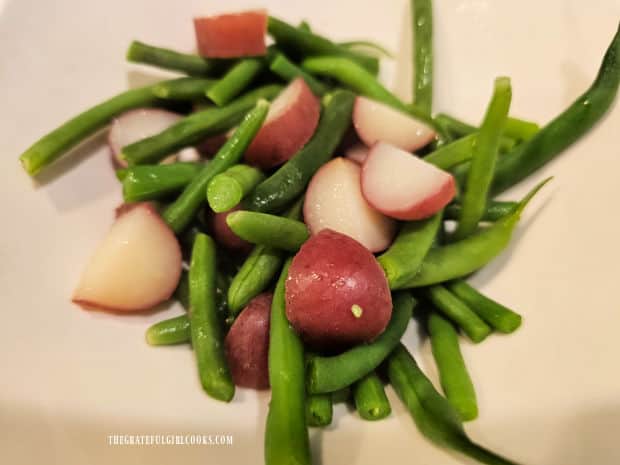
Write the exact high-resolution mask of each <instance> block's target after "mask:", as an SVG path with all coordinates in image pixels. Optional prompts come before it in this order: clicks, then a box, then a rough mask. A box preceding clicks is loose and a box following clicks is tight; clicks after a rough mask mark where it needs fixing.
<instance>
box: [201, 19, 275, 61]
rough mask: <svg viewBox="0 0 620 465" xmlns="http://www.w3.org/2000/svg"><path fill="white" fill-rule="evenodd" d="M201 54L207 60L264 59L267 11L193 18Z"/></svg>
mask: <svg viewBox="0 0 620 465" xmlns="http://www.w3.org/2000/svg"><path fill="white" fill-rule="evenodd" d="M194 30H195V32H196V43H197V45H198V53H200V55H202V56H203V57H207V58H235V57H246V56H259V55H265V53H266V50H267V48H266V46H265V34H266V32H267V11H266V10H255V11H244V12H242V13H232V14H223V15H217V16H207V17H204V18H194Z"/></svg>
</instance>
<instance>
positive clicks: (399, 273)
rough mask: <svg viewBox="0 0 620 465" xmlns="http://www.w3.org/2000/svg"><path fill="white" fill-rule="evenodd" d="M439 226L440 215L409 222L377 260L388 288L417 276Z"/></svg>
mask: <svg viewBox="0 0 620 465" xmlns="http://www.w3.org/2000/svg"><path fill="white" fill-rule="evenodd" d="M440 226H441V213H438V214H436V215H434V216H432V217H430V218H428V219H426V220H421V221H409V222H407V223H405V224H403V226H402V227H401V229H400V232H399V233H398V235H397V236H396V239H395V240H394V242H392V245H391V246H390V248H389V249H387V250H386V251H385V252H384V253H383V254H382V255H380V256H379V257H378V258H377V260H378V261H379V264H380V265H381V266H382V267H383V270H384V271H385V275H386V277H387V280H388V283H389V284H390V287H398V286H401V285H403V284H405V283H407V282H408V281H410V280H411V279H413V277H414V276H415V275H416V274H417V272H418V268H419V267H420V266H421V265H422V262H423V261H424V257H426V254H427V253H428V251H429V250H430V248H431V246H432V245H433V241H434V239H435V237H436V236H437V232H438V231H439V227H440Z"/></svg>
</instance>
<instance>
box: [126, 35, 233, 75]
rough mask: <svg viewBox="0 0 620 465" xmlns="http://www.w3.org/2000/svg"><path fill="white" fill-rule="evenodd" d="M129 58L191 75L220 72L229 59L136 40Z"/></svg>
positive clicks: (131, 45) (129, 52)
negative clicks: (208, 56)
mask: <svg viewBox="0 0 620 465" xmlns="http://www.w3.org/2000/svg"><path fill="white" fill-rule="evenodd" d="M127 60H128V61H131V62H133V63H143V64H147V65H152V66H157V67H158V68H163V69H169V70H173V71H181V72H182V73H186V74H189V75H190V76H208V75H214V74H218V73H220V72H221V71H222V70H223V69H224V68H225V67H226V66H227V65H228V62H227V60H214V59H211V58H203V57H201V56H198V55H192V54H188V53H179V52H175V51H174V50H169V49H166V48H161V47H154V46H152V45H147V44H145V43H143V42H138V41H137V40H134V41H133V42H132V43H131V44H130V45H129V49H127Z"/></svg>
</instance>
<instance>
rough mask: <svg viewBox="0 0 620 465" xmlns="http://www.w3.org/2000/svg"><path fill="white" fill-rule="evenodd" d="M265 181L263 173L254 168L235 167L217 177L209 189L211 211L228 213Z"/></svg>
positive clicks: (208, 197) (208, 196)
mask: <svg viewBox="0 0 620 465" xmlns="http://www.w3.org/2000/svg"><path fill="white" fill-rule="evenodd" d="M264 179H265V175H264V174H263V172H262V171H261V170H259V169H257V168H254V167H253V166H248V165H235V166H231V167H230V168H228V169H227V170H226V171H224V172H223V173H220V174H218V175H217V176H215V177H214V178H213V179H212V180H211V182H210V183H209V186H208V187H207V200H208V202H209V206H210V207H211V209H212V210H213V211H214V212H216V213H219V212H226V211H228V210H230V209H231V208H233V207H235V206H236V205H238V204H239V202H241V199H243V197H245V196H246V195H247V194H248V192H250V191H251V190H252V189H254V187H256V186H257V185H258V184H259V183H260V182H261V181H263V180H264Z"/></svg>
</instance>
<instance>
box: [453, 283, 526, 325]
mask: <svg viewBox="0 0 620 465" xmlns="http://www.w3.org/2000/svg"><path fill="white" fill-rule="evenodd" d="M448 288H449V289H450V290H451V291H452V292H453V293H454V294H455V295H456V296H457V297H458V298H459V299H461V300H462V301H463V302H465V303H466V304H467V305H468V306H469V307H470V308H471V309H472V310H473V311H474V312H476V313H477V314H478V316H479V317H480V318H482V319H483V320H484V321H486V322H487V323H488V324H489V325H491V327H492V328H493V329H495V330H497V331H500V332H502V333H512V332H513V331H515V330H516V329H517V328H518V327H519V326H521V315H519V314H518V313H515V312H513V311H512V310H510V309H509V308H507V307H504V306H503V305H502V304H500V303H498V302H495V301H494V300H491V299H489V298H488V297H486V296H485V295H483V294H481V293H480V292H478V291H477V290H476V289H474V288H473V287H471V286H470V285H469V284H467V283H466V282H465V281H461V280H457V281H454V282H453V283H451V284H450V285H449V286H448Z"/></svg>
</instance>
